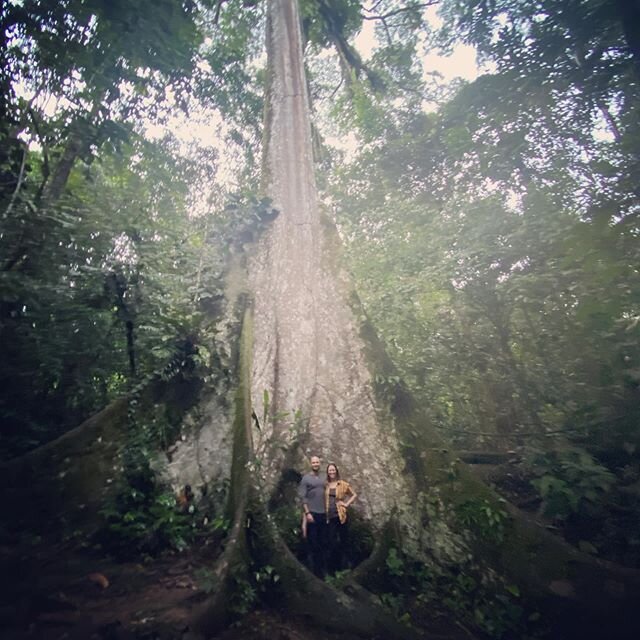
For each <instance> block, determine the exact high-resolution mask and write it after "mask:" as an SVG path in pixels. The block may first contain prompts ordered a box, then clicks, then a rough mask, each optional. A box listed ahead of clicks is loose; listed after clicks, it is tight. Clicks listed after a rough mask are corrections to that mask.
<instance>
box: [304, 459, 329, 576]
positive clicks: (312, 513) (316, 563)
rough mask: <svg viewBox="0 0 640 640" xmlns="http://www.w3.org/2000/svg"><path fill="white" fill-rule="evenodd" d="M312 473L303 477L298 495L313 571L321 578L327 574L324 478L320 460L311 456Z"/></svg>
mask: <svg viewBox="0 0 640 640" xmlns="http://www.w3.org/2000/svg"><path fill="white" fill-rule="evenodd" d="M310 463H311V473H307V474H305V475H304V476H302V480H300V486H299V487H298V495H299V496H300V500H301V501H302V509H303V511H304V518H305V521H306V525H307V542H308V543H309V555H310V560H311V563H310V564H311V569H312V571H313V573H315V574H316V575H317V576H318V577H319V578H323V577H324V574H325V557H324V556H325V548H324V547H325V544H324V542H325V541H324V537H325V528H326V519H327V517H326V515H325V511H324V477H323V476H321V475H320V458H319V457H318V456H311V459H310Z"/></svg>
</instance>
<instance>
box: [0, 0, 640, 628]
mask: <svg viewBox="0 0 640 640" xmlns="http://www.w3.org/2000/svg"><path fill="white" fill-rule="evenodd" d="M299 4H300V15H301V21H302V30H303V38H304V55H305V66H306V70H307V78H308V94H309V97H310V100H311V105H312V110H313V130H312V133H313V154H314V160H315V166H316V172H317V181H318V185H319V190H320V200H321V206H322V209H323V211H324V213H325V214H326V215H327V216H328V217H329V218H331V220H332V221H334V222H335V224H336V225H337V228H338V231H339V236H340V242H341V245H342V246H341V251H342V260H343V261H344V264H345V266H346V268H347V270H348V271H349V273H350V275H351V277H352V279H353V281H354V284H355V288H356V290H357V293H358V296H359V299H360V301H361V302H362V310H363V314H365V315H366V317H367V319H368V321H370V322H371V325H372V326H373V327H374V328H375V330H376V332H377V335H378V336H379V337H380V340H381V343H382V344H383V346H384V348H385V349H386V352H387V353H388V355H389V356H390V359H391V361H392V363H393V365H394V370H393V371H392V372H391V373H388V374H384V375H382V374H381V376H382V377H381V378H380V379H379V380H376V383H380V384H381V385H387V386H388V387H392V388H396V387H402V389H405V390H406V391H407V392H408V393H410V394H411V395H412V397H413V398H415V400H416V402H417V404H418V405H419V406H420V408H421V411H422V412H423V415H424V416H426V418H425V419H427V420H428V421H429V424H430V425H431V426H432V427H433V428H435V429H436V430H437V431H438V433H439V434H440V435H441V437H442V439H443V442H444V443H446V446H447V447H451V448H452V449H453V450H455V451H456V452H459V454H460V455H461V457H462V458H463V459H464V460H467V461H468V462H470V463H471V464H474V465H476V466H477V467H478V469H479V473H481V474H484V477H485V479H486V480H488V482H489V483H490V484H492V485H493V486H495V487H496V488H497V490H498V492H499V493H501V494H502V495H503V496H504V497H505V498H506V499H508V500H510V501H511V502H513V503H514V504H516V506H519V507H521V508H522V509H524V510H525V511H527V512H528V513H529V514H531V516H532V517H533V518H536V519H538V521H539V522H541V523H542V524H543V525H544V526H546V527H548V528H549V529H551V530H553V531H555V532H557V533H558V534H560V535H562V536H564V538H565V539H566V540H567V541H568V542H569V543H571V544H573V545H575V546H576V548H579V549H580V550H581V551H583V552H586V553H588V554H591V555H592V556H594V557H597V558H603V559H606V560H610V561H613V562H616V563H619V564H621V565H623V566H626V567H633V568H636V569H638V568H640V429H639V421H640V402H639V400H640V398H639V393H640V340H639V338H640V286H639V275H640V274H639V272H638V265H640V238H639V235H640V227H639V224H638V214H639V213H640V200H639V198H640V124H639V123H640V4H638V2H637V1H636V0H633V1H628V2H625V1H622V0H620V1H619V0H536V1H535V2H531V1H530V0H493V1H491V2H486V1H484V0H427V1H426V2H419V1H418V0H377V1H372V2H370V3H361V2H358V1H355V0H300V3H299ZM265 11H266V2H261V1H259V0H257V1H256V0H199V1H195V0H184V1H182V2H178V1H175V0H153V1H151V0H136V1H135V2H130V1H126V0H110V1H105V0H63V1H59V0H10V1H8V2H5V3H3V4H2V7H1V8H0V25H1V27H2V28H1V30H0V33H1V34H2V36H1V37H2V43H1V47H0V212H1V213H0V363H1V366H0V388H1V389H2V392H1V393H0V424H1V425H2V426H1V429H2V431H1V433H0V456H1V457H2V458H3V459H4V460H12V459H17V458H18V457H19V456H23V455H25V454H27V453H28V452H30V451H33V450H35V449H37V448H38V447H39V446H41V445H43V444H45V443H47V442H52V441H54V440H55V439H56V438H58V437H60V436H61V435H63V434H65V433H68V432H69V431H70V430H72V429H74V428H75V427H77V426H78V425H79V424H81V423H83V422H84V421H85V420H87V419H88V418H90V417H91V416H92V415H94V414H95V413H97V412H98V411H100V410H101V409H103V408H104V407H106V406H108V405H109V404H110V403H112V402H113V401H114V400H116V399H117V398H120V397H122V396H124V395H126V394H129V393H131V392H132V390H135V389H139V388H140V387H141V385H143V384H144V383H145V381H148V380H150V379H152V378H154V376H155V377H157V376H161V377H162V376H164V377H165V378H167V377H170V376H172V375H174V373H175V372H176V371H178V370H180V371H181V372H183V373H184V372H185V371H187V372H188V375H189V376H192V377H195V378H198V380H200V381H202V382H203V383H204V384H207V382H211V381H219V380H220V379H222V378H224V376H226V375H227V374H228V371H227V369H226V367H227V365H226V361H225V356H224V355H223V354H220V353H218V352H216V347H215V340H216V336H217V335H219V334H220V332H221V331H222V325H223V320H224V318H223V313H222V300H223V298H224V287H225V283H224V277H225V274H226V273H227V272H228V269H229V265H230V264H231V263H232V262H233V260H234V259H236V258H237V256H238V255H244V254H250V253H251V251H252V250H253V249H252V247H253V246H254V245H255V244H256V243H259V242H260V237H261V234H262V232H263V230H264V228H265V227H267V226H268V225H269V224H270V221H271V220H272V219H273V218H274V217H275V216H277V213H278V212H277V211H274V210H273V208H272V203H271V202H270V201H269V200H268V199H267V198H265V197H264V193H262V191H261V189H262V183H263V182H264V175H261V171H262V169H261V158H262V154H263V148H262V147H263V134H264V133H265V124H264V122H263V114H264V109H265V98H264V95H265V93H264V92H265V88H267V87H268V85H269V73H268V69H267V63H266V58H265V55H264V53H263V50H264V45H263V41H264V35H263V33H264V28H265ZM365 36H366V37H365ZM462 46H466V47H471V48H472V49H473V51H474V52H475V55H476V57H477V68H476V71H475V78H474V79H470V80H463V79H462V78H459V77H458V78H455V79H453V80H450V79H448V78H444V77H443V75H442V74H440V73H438V72H437V71H435V70H434V69H433V67H432V66H430V65H432V64H433V63H432V62H430V61H433V60H434V59H435V56H443V57H444V59H445V60H446V59H447V58H446V57H447V56H450V55H451V54H452V53H455V52H456V51H458V50H459V49H460V47H462ZM383 378H384V379H383ZM265 404H268V403H265ZM265 415H266V410H265ZM174 426H175V425H174ZM163 429H164V427H163ZM167 429H168V431H167V433H164V432H163V435H162V436H161V438H160V440H162V446H163V447H165V448H168V447H169V445H170V440H171V436H170V435H168V434H170V433H171V425H169V427H167ZM145 446H146V444H145ZM480 626H482V625H480ZM484 631H485V632H491V630H490V629H487V628H486V625H485V627H484ZM495 635H496V637H498V636H499V635H500V634H499V633H498V632H496V633H495Z"/></svg>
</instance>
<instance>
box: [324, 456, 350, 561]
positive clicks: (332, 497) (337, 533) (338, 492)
mask: <svg viewBox="0 0 640 640" xmlns="http://www.w3.org/2000/svg"><path fill="white" fill-rule="evenodd" d="M347 496H348V497H347ZM357 497H358V494H357V493H356V492H355V491H354V490H353V489H352V488H351V485H350V484H349V483H348V482H346V481H345V480H341V479H340V471H339V470H338V467H337V466H336V465H335V464H334V463H333V462H331V463H329V464H328V465H327V484H326V485H325V489H324V504H325V511H326V513H327V559H328V565H329V571H330V572H331V573H335V572H336V571H340V570H341V569H344V564H345V563H344V547H345V545H346V542H347V509H348V508H349V507H350V506H351V505H352V504H353V503H354V502H355V500H356V498H357Z"/></svg>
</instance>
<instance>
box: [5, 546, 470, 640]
mask: <svg viewBox="0 0 640 640" xmlns="http://www.w3.org/2000/svg"><path fill="white" fill-rule="evenodd" d="M219 547H220V543H219V541H215V540H212V541H210V542H209V543H206V542H205V543H203V544H201V545H200V546H197V545H196V546H194V547H193V548H191V549H189V550H186V551H183V552H180V553H177V552H176V553H166V554H164V555H162V556H160V557H158V558H153V559H147V561H146V562H144V563H141V562H133V561H127V562H122V561H116V560H114V559H113V558H112V557H109V556H108V555H106V554H104V553H103V552H101V551H100V550H99V549H95V548H93V547H82V546H78V544H77V541H75V542H74V541H68V542H66V543H57V544H51V543H49V544H47V543H45V542H43V541H36V542H35V543H30V542H27V543H22V544H20V545H16V546H8V545H5V546H0V576H2V584H1V585H0V639H2V640H191V639H195V638H197V637H199V636H197V635H196V634H194V633H193V632H192V631H190V629H189V621H190V619H191V616H192V615H193V613H194V611H195V610H196V608H197V607H198V606H199V605H200V603H202V602H203V600H205V599H206V597H207V596H206V593H205V591H204V590H203V584H202V582H203V580H206V578H204V579H203V578H202V573H201V572H202V571H203V570H204V569H205V568H206V567H211V566H212V564H213V561H214V560H215V558H216V557H217V555H218V554H219V552H220V548H219ZM205 576H206V574H205ZM421 622H424V621H421ZM428 627H429V633H428V637H429V638H430V639H431V640H440V639H441V640H473V638H474V636H472V635H471V633H470V632H469V631H467V630H466V629H465V628H464V627H462V626H460V625H458V624H457V623H455V621H451V620H450V619H448V618H447V617H446V616H444V615H443V614H442V612H436V611H434V612H433V617H432V619H431V620H429V621H428ZM329 638H331V639H332V640H356V639H355V638H353V637H351V636H349V635H348V634H336V633H330V632H327V631H326V630H322V629H318V628H313V627H310V626H309V625H308V624H307V623H305V621H304V620H300V619H296V618H292V617H291V616H288V615H287V614H286V612H283V611H276V610H273V609H268V610H267V609H257V610H254V611H252V612H250V613H248V614H247V615H245V616H244V617H242V618H241V619H240V620H238V621H237V622H236V623H234V624H233V625H231V626H230V627H229V628H227V629H225V630H223V631H221V632H220V634H219V635H217V636H216V637H215V640H241V639H242V640H328V639H329ZM211 640H214V639H211Z"/></svg>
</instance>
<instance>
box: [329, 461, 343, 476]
mask: <svg viewBox="0 0 640 640" xmlns="http://www.w3.org/2000/svg"><path fill="white" fill-rule="evenodd" d="M329 467H335V470H336V480H340V469H338V465H337V464H335V463H334V462H330V463H329V464H328V465H327V480H329Z"/></svg>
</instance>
